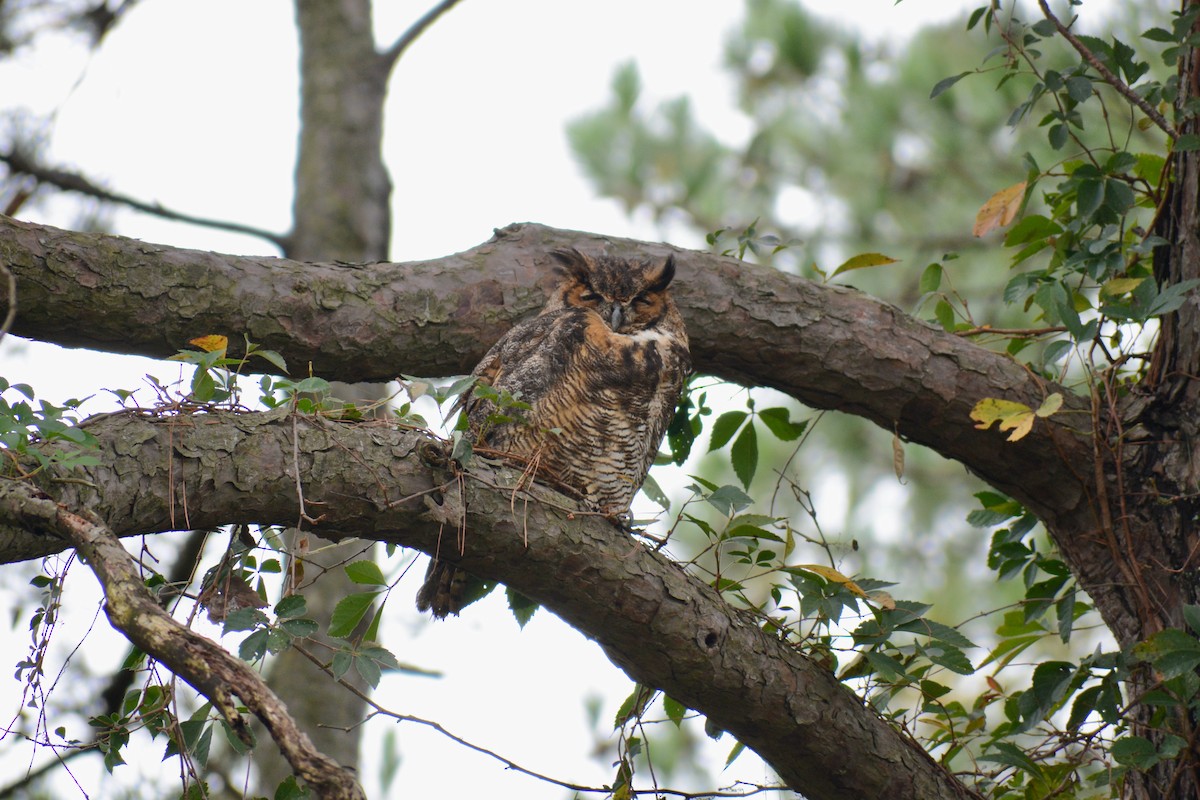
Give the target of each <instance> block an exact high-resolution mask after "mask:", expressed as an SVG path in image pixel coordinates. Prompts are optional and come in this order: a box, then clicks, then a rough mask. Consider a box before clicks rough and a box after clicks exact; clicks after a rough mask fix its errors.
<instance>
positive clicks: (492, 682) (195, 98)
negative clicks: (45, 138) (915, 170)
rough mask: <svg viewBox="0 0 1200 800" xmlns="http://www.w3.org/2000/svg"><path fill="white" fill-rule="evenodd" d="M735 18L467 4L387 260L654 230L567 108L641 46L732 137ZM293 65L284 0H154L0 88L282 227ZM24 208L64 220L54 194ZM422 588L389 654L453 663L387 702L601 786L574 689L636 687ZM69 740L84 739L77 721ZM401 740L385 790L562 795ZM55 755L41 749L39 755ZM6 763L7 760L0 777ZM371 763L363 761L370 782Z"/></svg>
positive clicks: (402, 170) (79, 385) (536, 636)
mask: <svg viewBox="0 0 1200 800" xmlns="http://www.w3.org/2000/svg"><path fill="white" fill-rule="evenodd" d="M983 2H984V0H906V1H905V2H903V3H901V4H900V5H899V6H896V5H895V4H894V3H893V2H892V0H854V1H853V2H845V1H844V0H825V1H824V2H818V1H816V0H814V1H813V2H810V3H808V5H809V6H810V7H812V8H814V9H816V10H818V11H820V12H821V13H823V14H825V15H826V16H829V17H831V18H834V17H836V18H838V19H840V20H842V21H843V22H844V23H845V24H846V25H856V26H859V27H860V28H862V29H864V30H866V31H868V32H869V33H870V34H871V35H872V36H873V37H879V38H885V37H889V36H898V35H904V34H906V33H908V32H910V31H911V30H912V29H914V28H915V27H916V26H917V25H918V24H920V23H921V22H924V21H929V20H943V19H947V18H951V17H955V16H958V17H963V18H965V12H964V11H963V10H962V9H964V8H967V9H969V8H973V7H976V6H978V5H982V4H983ZM428 4H432V0H429V2H428ZM376 5H377V17H378V30H379V39H380V41H381V42H388V41H391V40H392V39H394V38H395V37H396V36H397V35H398V33H399V32H400V31H401V30H403V28H404V27H405V26H406V25H407V24H408V23H409V21H410V20H411V19H414V18H415V17H416V16H417V15H419V14H420V13H422V12H423V11H424V10H425V7H426V5H427V4H426V3H416V2H406V3H397V2H385V1H383V0H381V1H380V2H378V3H377V4H376ZM740 12H741V4H739V3H735V2H728V0H720V1H717V0H609V2H605V3H567V2H562V0H509V1H508V2H489V1H488V0H465V2H463V3H462V4H461V6H459V7H458V8H456V9H454V10H453V11H452V12H451V13H450V14H449V15H447V16H446V17H445V18H444V19H443V20H441V21H440V22H439V23H438V24H437V25H436V26H435V27H434V28H433V29H432V30H430V31H429V32H428V33H427V34H426V35H425V36H424V37H423V38H422V40H421V41H420V42H418V43H417V45H416V46H414V47H413V48H412V49H411V51H410V52H409V54H408V55H407V56H406V58H405V60H404V61H403V62H402V63H401V64H400V65H399V67H398V69H397V71H396V74H395V76H394V78H393V80H392V84H391V94H390V98H389V101H388V118H387V119H388V121H387V135H386V143H385V150H386V156H387V159H388V165H389V168H390V170H391V174H392V179H393V182H394V184H395V187H396V191H395V203H394V208H395V222H394V226H393V227H394V230H395V236H394V243H393V247H392V256H393V258H394V259H396V260H409V259H418V258H427V257H432V256H438V255H443V254H446V253H449V252H453V251H458V250H462V249H465V248H468V247H471V246H473V245H475V244H478V243H480V242H482V241H484V240H486V239H487V238H488V237H489V236H490V235H491V231H492V229H493V228H496V227H499V226H502V225H505V224H508V223H510V222H516V221H537V222H542V223H545V224H549V225H553V226H558V227H564V228H576V229H583V230H593V231H602V232H605V233H608V234H611V235H614V236H633V237H639V238H646V239H657V238H661V235H662V234H661V233H660V232H659V231H657V230H656V229H655V228H654V227H653V226H652V225H651V224H650V223H649V222H648V221H647V220H641V219H634V220H629V219H627V218H626V217H625V216H624V215H623V213H622V212H621V211H620V209H619V208H618V207H617V205H616V204H615V203H613V202H610V201H606V200H600V199H597V198H595V197H594V196H593V194H592V192H591V189H590V187H589V185H588V184H587V183H586V182H585V181H584V179H583V177H582V175H581V173H580V170H579V169H578V168H577V167H576V165H575V164H574V162H573V161H572V159H571V156H570V154H569V151H568V147H567V144H566V140H565V136H564V125H565V124H566V122H567V121H568V120H570V119H572V118H574V117H576V116H578V115H579V114H581V113H583V112H585V111H587V110H589V109H593V108H595V107H597V106H598V105H600V104H601V103H602V102H603V101H604V100H605V98H606V97H607V93H608V85H609V81H610V78H611V75H612V73H613V70H614V69H615V67H616V66H617V65H618V64H620V63H622V62H624V61H627V60H630V59H633V60H636V61H637V63H638V65H639V67H640V68H641V70H642V75H643V79H644V85H645V88H646V92H647V94H648V95H649V96H650V97H652V98H666V97H670V96H675V95H677V94H680V93H685V92H686V93H688V94H690V95H692V97H693V98H694V102H695V105H696V109H697V112H698V114H699V116H700V117H701V119H702V120H703V121H704V122H705V123H706V124H708V125H709V126H711V127H712V128H714V129H715V130H717V131H718V132H720V133H721V134H722V135H724V136H729V137H736V136H739V135H742V134H744V122H743V121H742V120H741V119H740V118H739V117H738V115H737V112H736V111H735V110H734V107H733V103H732V86H731V83H730V81H729V80H728V79H727V78H726V76H725V75H724V74H723V72H722V71H721V45H722V41H723V39H724V36H725V34H726V31H727V30H728V29H729V28H730V27H731V26H732V25H733V24H734V23H735V22H736V21H737V20H738V19H739V17H740ZM964 35H965V34H964ZM296 62H297V51H296V42H295V32H294V28H293V21H292V11H291V5H290V3H287V2H284V1H283V0H258V2H252V3H247V2H245V0H204V1H203V2H201V1H200V0H173V1H172V2H166V1H165V0H146V2H144V3H143V4H142V5H140V6H139V7H138V8H137V9H136V10H135V11H134V12H133V13H132V14H131V15H130V16H129V18H128V19H127V20H126V21H125V22H124V23H122V24H121V25H120V26H119V28H118V29H117V30H116V32H115V33H114V34H112V35H111V37H110V39H109V40H108V41H106V43H105V45H104V47H103V48H102V49H101V51H100V52H99V53H97V54H95V55H94V56H92V57H90V58H88V57H86V56H85V55H83V54H82V53H81V51H80V49H79V48H78V47H76V46H75V45H73V44H71V43H67V42H64V41H62V40H47V41H46V42H45V43H44V44H43V45H42V46H41V47H40V48H39V49H38V50H37V51H34V52H32V53H30V54H28V56H27V57H25V58H23V59H22V60H21V61H19V62H17V63H15V64H5V65H0V87H3V102H4V104H5V105H6V106H12V105H24V106H27V107H28V108H30V109H31V111H32V112H33V113H34V114H37V115H43V114H49V113H52V112H53V113H56V118H55V121H54V124H53V126H52V127H51V129H50V130H49V135H50V137H51V140H50V141H51V146H50V148H49V150H48V153H47V155H48V156H49V158H50V159H51V160H52V161H54V162H55V163H57V164H62V165H70V166H76V167H78V168H80V169H81V170H83V171H84V172H85V173H87V174H89V175H90V176H91V177H93V178H94V179H97V180H100V181H102V182H104V183H106V184H107V185H109V186H110V187H112V188H115V189H119V190H120V191H121V192H124V193H127V194H129V195H132V196H135V197H139V198H142V199H145V200H151V201H154V200H157V201H159V202H161V203H163V204H164V205H167V206H169V207H172V208H175V209H179V210H184V211H188V212H191V213H195V214H200V215H207V216H212V217H217V218H223V219H234V220H238V221H241V222H244V223H248V224H253V225H258V226H262V227H266V228H270V229H274V230H278V231H284V230H286V229H287V227H288V225H289V215H290V203H291V195H290V191H291V189H290V187H291V173H292V169H293V160H294V152H295V140H296V108H297V83H296ZM971 66H972V65H969V64H968V65H964V66H963V68H964V69H967V68H970V67H971ZM81 76H82V77H81ZM28 218H32V219H34V220H36V221H42V222H48V223H51V224H57V225H61V226H70V225H71V224H72V223H73V222H74V217H73V215H72V213H71V212H70V211H69V210H68V208H67V206H65V205H60V204H55V205H53V206H51V207H50V208H49V209H48V210H47V211H46V212H45V213H41V212H38V213H33V214H29V215H28ZM114 227H115V230H116V232H118V233H121V234H124V235H128V236H133V237H137V238H140V239H143V240H147V241H155V242H164V243H169V244H173V245H179V246H187V247H198V248H203V249H211V250H217V251H224V252H232V253H247V254H248V253H266V254H272V255H274V254H275V253H273V252H272V251H271V250H270V248H269V246H267V245H266V244H265V243H264V242H262V241H260V240H257V239H252V238H247V237H240V236H235V235H228V234H220V233H215V232H213V231H209V230H205V229H199V228H192V227H188V226H182V225H176V224H173V223H167V222H164V221H161V220H157V219H154V218H152V217H147V216H144V215H139V214H133V213H130V212H125V211H118V212H117V213H116V214H115V216H114ZM675 243H676V244H680V245H684V246H688V245H698V244H699V243H698V242H693V241H676V242H675ZM197 333H198V334H199V333H209V332H208V331H199V332H197ZM147 370H153V371H154V372H155V374H157V375H159V376H161V377H162V378H164V379H170V378H172V377H173V376H175V375H177V374H178V367H175V366H166V365H162V364H152V363H151V362H146V361H142V360H131V359H117V358H113V357H108V356H101V355H97V354H90V353H79V352H69V351H63V350H60V349H58V348H51V347H48V346H43V345H21V344H18V343H16V342H13V341H11V337H10V339H9V340H7V341H5V342H4V344H3V345H2V346H0V374H3V375H4V376H5V377H6V378H8V379H9V380H10V381H12V382H18V381H26V382H29V383H31V384H33V386H34V387H35V388H36V389H37V390H38V392H39V394H41V395H42V396H45V397H48V398H50V399H54V400H60V401H61V400H62V399H65V398H66V397H67V396H72V395H79V394H90V393H95V392H99V390H100V389H101V388H105V387H109V388H135V387H137V386H138V385H139V384H140V383H141V376H142V375H143V374H144V373H145V372H146V371H147ZM98 402H99V401H98ZM90 408H91V410H97V408H98V405H95V404H93V405H92V406H91V407H90ZM73 579H74V581H73V583H74V584H75V585H74V587H73V590H81V589H83V588H84V587H85V586H86V587H87V588H88V589H91V587H92V584H93V583H94V582H93V581H92V580H91V578H90V576H88V575H86V574H83V570H82V569H81V568H79V567H76V574H74V575H73ZM413 589H415V581H413V580H409V581H406V583H405V584H404V585H402V586H401V588H400V590H399V596H397V597H395V598H394V599H393V600H392V602H391V603H390V604H389V613H390V614H392V619H393V622H392V624H391V625H390V626H389V629H388V631H387V634H386V642H385V643H386V644H387V645H388V646H389V647H391V648H392V649H393V651H394V652H396V654H397V656H398V657H399V658H400V659H401V660H402V661H409V662H414V663H418V664H420V665H422V666H426V667H429V668H433V669H441V670H445V671H446V672H447V677H446V678H444V679H442V680H430V679H422V678H413V677H405V676H394V677H389V678H387V679H386V680H385V683H384V686H383V688H382V690H381V692H380V693H379V695H378V697H379V699H381V700H382V701H383V702H384V703H386V704H388V705H390V706H391V707H392V708H393V709H394V710H396V711H399V712H403V713H409V714H414V715H417V716H423V717H428V718H432V719H437V720H438V721H440V722H442V723H443V724H444V725H445V726H446V727H447V728H449V729H450V730H451V731H454V732H455V733H457V734H459V735H461V736H464V737H466V738H468V739H470V740H471V741H474V742H476V743H478V744H480V745H482V746H484V747H488V748H491V749H494V750H497V751H499V752H501V753H502V754H504V755H506V756H508V757H510V758H512V759H513V760H515V761H516V762H518V763H520V764H522V765H524V766H527V767H529V768H530V769H534V770H536V771H538V772H543V773H547V774H551V775H554V776H556V777H559V778H562V779H565V780H569V781H574V782H580V783H589V784H592V785H601V784H603V783H606V782H608V781H610V780H611V777H612V770H611V768H609V767H607V766H602V765H598V764H597V763H596V762H595V761H593V760H592V759H590V758H588V753H589V750H590V749H591V746H592V731H591V729H590V728H589V726H588V724H587V721H586V715H585V712H584V698H586V697H589V696H593V697H599V698H602V700H603V705H602V711H601V719H602V720H609V719H611V718H612V715H613V714H614V712H615V710H616V707H617V704H618V703H619V701H620V699H621V698H623V697H624V696H625V695H626V694H627V693H628V692H629V690H630V683H629V681H628V679H627V678H625V677H624V676H623V675H622V674H621V673H619V672H618V671H617V670H616V669H615V668H614V667H612V666H611V665H610V664H609V663H608V661H607V660H606V659H605V658H604V656H603V655H602V654H601V653H600V651H599V649H598V648H597V647H596V646H595V645H593V644H591V643H590V642H588V641H586V640H585V639H584V638H583V637H582V636H580V635H579V634H578V633H576V632H574V631H573V630H571V629H569V628H567V627H566V626H564V625H563V624H561V623H560V622H558V621H557V619H555V618H554V617H552V616H551V615H549V614H547V613H545V612H541V613H539V614H538V615H537V616H536V617H535V618H534V620H533V622H532V623H531V624H530V625H529V626H528V627H527V629H526V630H525V631H523V632H520V633H518V632H517V628H516V624H515V622H513V621H512V619H511V617H510V616H509V615H508V614H507V612H506V611H505V610H504V609H503V604H502V602H501V601H499V600H496V601H493V602H489V603H485V604H481V607H473V608H472V609H471V612H472V613H470V614H468V615H467V616H466V618H464V619H461V620H455V621H451V622H449V623H444V624H439V625H426V624H425V623H424V621H422V620H419V619H418V618H417V617H416V615H415V612H412V611H411V599H410V598H411V593H412V590H413ZM77 602H78V605H77V606H76V607H78V608H80V609H81V610H82V614H81V615H80V618H79V619H77V620H74V621H73V622H72V623H71V624H72V626H73V628H69V629H64V630H63V631H60V633H59V636H60V637H63V638H62V641H71V639H70V637H71V636H72V635H73V634H75V635H82V630H83V629H84V628H86V627H87V625H88V624H89V623H90V621H91V619H92V612H93V611H94V609H95V605H94V604H92V605H89V603H93V602H94V600H93V599H89V600H88V601H87V602H86V603H85V602H82V601H77ZM97 627H98V628H99V627H104V626H103V622H101V624H100V625H98V626H97ZM22 630H23V623H22V625H21V626H19V627H18V631H22ZM103 635H104V634H103V633H101V632H94V633H93V634H92V636H97V637H99V636H103ZM16 636H17V639H18V642H17V644H16V645H14V646H15V647H17V648H19V649H23V648H24V646H25V641H26V639H25V635H24V634H23V632H18V633H17V634H16ZM113 641H114V642H115V640H113ZM120 649H121V648H120V645H119V644H116V643H114V644H113V646H112V647H110V648H108V650H109V651H110V652H112V653H113V654H114V658H115V657H116V655H115V654H116V653H118V652H120ZM5 652H14V651H13V650H12V649H8V648H6V649H5ZM88 652H89V657H90V654H91V653H92V652H94V651H93V650H92V649H90V648H89V651H88ZM95 666H96V667H98V668H99V667H100V666H101V665H100V664H95ZM15 688H16V687H15V685H13V686H10V691H9V693H8V696H12V692H13V690H15ZM335 702H336V701H335ZM393 727H394V726H392V725H389V724H388V723H386V722H382V721H381V722H373V723H371V726H370V727H369V728H368V739H369V740H372V741H378V740H379V739H380V738H381V737H382V736H383V735H384V734H385V732H386V731H387V730H389V729H392V728H393ZM73 734H74V735H77V736H80V737H81V738H83V737H84V736H85V732H84V731H82V730H80V731H74V732H73ZM398 736H399V740H400V749H401V757H402V759H403V763H402V766H401V772H400V773H399V775H398V777H397V779H396V784H395V788H394V791H395V793H396V795H397V796H399V795H400V794H404V795H407V796H425V797H438V796H444V797H460V796H466V795H468V794H470V795H472V796H478V795H486V796H490V797H496V798H504V797H513V798H517V797H520V798H553V799H554V800H557V798H561V797H564V796H565V794H566V793H565V790H562V789H559V788H556V787H552V786H549V785H547V784H545V783H542V782H539V781H536V780H533V779H529V778H525V777H522V776H519V775H516V774H515V773H513V772H511V771H506V770H504V769H503V768H502V767H501V766H500V765H499V764H497V763H496V762H493V761H490V760H488V759H485V758H483V757H480V756H478V755H476V754H473V753H470V752H468V751H466V750H464V749H462V748H458V747H456V746H453V745H449V744H448V743H447V742H446V741H445V740H443V739H441V738H440V737H438V736H437V735H436V734H434V733H431V732H428V731H425V730H422V729H418V728H412V727H402V728H400V729H399V730H398ZM155 747H156V748H157V745H156V746H155ZM729 747H730V743H729V742H728V741H724V742H721V743H718V744H716V745H713V746H711V747H710V748H709V756H710V758H711V773H712V775H713V776H714V778H715V779H716V780H717V781H720V782H721V783H722V784H726V783H729V782H731V781H732V780H734V779H735V778H738V777H740V778H745V779H747V780H751V781H756V782H760V781H766V780H769V777H768V776H767V775H766V774H765V772H764V770H763V768H762V767H761V765H758V764H757V762H755V760H754V759H753V758H752V757H750V756H749V755H747V756H745V757H743V758H742V759H741V760H739V762H738V763H737V764H736V765H735V768H734V769H732V770H730V771H728V772H722V771H721V764H722V763H723V760H724V757H725V755H726V754H727V753H728V750H729ZM369 749H370V748H369ZM159 752H160V751H157V750H156V751H155V752H154V753H152V754H150V755H149V756H148V757H147V758H146V759H144V760H143V761H141V762H139V763H137V764H135V765H134V766H132V767H128V768H124V769H122V770H118V773H117V774H118V776H119V777H122V776H123V779H124V780H125V781H128V782H130V783H137V782H138V781H139V777H138V776H139V774H144V775H146V776H151V775H159V774H161V773H163V772H164V771H166V772H168V773H170V772H171V771H172V770H173V769H174V768H173V767H164V766H161V765H160V764H159V763H158V755H159ZM45 757H46V754H45V753H39V754H38V756H37V757H36V758H35V762H36V763H41V761H42V760H43V759H45ZM81 763H82V762H76V764H81ZM15 768H19V767H18V766H17V765H14V764H7V765H4V768H3V772H8V773H10V774H11V771H12V770H13V769H15ZM377 773H378V770H377V769H376V767H375V766H374V763H373V762H371V761H369V762H368V764H367V765H366V767H365V770H364V778H365V780H366V781H367V786H368V788H369V790H370V787H372V786H373V785H374V783H373V782H374V780H375V778H376V776H377ZM80 774H81V775H83V776H88V777H85V778H84V781H85V786H88V787H89V795H90V796H91V797H93V798H102V797H109V796H112V793H111V792H110V791H96V792H92V791H91V788H92V787H94V786H95V785H96V784H95V783H91V781H94V780H96V772H95V771H94V770H93V768H92V767H81V768H80ZM641 785H645V782H644V781H643V782H642V784H641ZM70 791H71V790H70V789H69V788H68V789H64V792H65V793H64V795H63V796H71V795H70V794H68V793H66V792H70ZM372 796H378V795H376V794H374V793H372Z"/></svg>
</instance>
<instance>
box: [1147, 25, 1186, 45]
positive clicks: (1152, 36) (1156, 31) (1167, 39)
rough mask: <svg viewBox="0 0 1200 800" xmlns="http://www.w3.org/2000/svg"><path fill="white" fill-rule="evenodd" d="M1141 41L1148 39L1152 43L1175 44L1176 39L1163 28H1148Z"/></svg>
mask: <svg viewBox="0 0 1200 800" xmlns="http://www.w3.org/2000/svg"><path fill="white" fill-rule="evenodd" d="M1142 38H1143V39H1149V40H1150V41H1152V42H1162V43H1164V44H1175V43H1176V42H1177V41H1178V39H1176V38H1175V34H1173V33H1171V32H1170V31H1168V30H1166V29H1164V28H1150V29H1149V30H1147V31H1145V32H1143V33H1142Z"/></svg>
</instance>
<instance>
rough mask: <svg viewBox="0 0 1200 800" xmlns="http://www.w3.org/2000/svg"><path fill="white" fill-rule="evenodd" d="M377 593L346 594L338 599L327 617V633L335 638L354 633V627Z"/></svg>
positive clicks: (343, 637)
mask: <svg viewBox="0 0 1200 800" xmlns="http://www.w3.org/2000/svg"><path fill="white" fill-rule="evenodd" d="M378 594H379V593H378V592H361V593H359V594H352V595H347V596H346V597H343V598H342V599H341V600H339V601H338V603H337V605H336V606H334V607H333V614H332V615H331V616H330V618H329V635H330V636H332V637H334V638H335V639H345V638H346V637H348V636H350V634H352V633H354V629H355V627H357V626H358V623H359V621H360V620H361V619H362V618H363V615H364V614H366V613H367V609H368V608H370V607H371V603H373V602H375V598H376V597H377V596H378Z"/></svg>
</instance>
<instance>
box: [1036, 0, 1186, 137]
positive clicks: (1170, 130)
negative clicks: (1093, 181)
mask: <svg viewBox="0 0 1200 800" xmlns="http://www.w3.org/2000/svg"><path fill="white" fill-rule="evenodd" d="M1038 6H1040V7H1041V9H1042V14H1043V15H1045V17H1046V19H1048V20H1050V22H1051V23H1052V24H1053V25H1054V28H1055V30H1057V31H1058V33H1059V35H1061V36H1062V37H1063V38H1064V39H1066V40H1067V41H1068V42H1070V44H1071V46H1072V47H1074V48H1075V50H1076V52H1078V53H1079V55H1081V56H1082V57H1083V60H1084V61H1086V62H1087V63H1088V64H1089V65H1090V66H1091V68H1092V69H1094V70H1096V72H1098V73H1099V74H1100V77H1101V78H1103V79H1104V82H1105V83H1107V84H1108V85H1109V86H1111V87H1112V88H1114V89H1116V90H1117V92H1118V93H1119V94H1120V95H1121V96H1122V97H1124V98H1125V99H1126V100H1128V101H1129V102H1131V103H1133V104H1134V105H1135V106H1137V107H1138V108H1140V109H1141V110H1142V113H1143V114H1145V115H1146V116H1147V117H1149V118H1150V120H1151V121H1152V122H1154V124H1155V125H1157V126H1158V127H1159V128H1161V129H1162V130H1163V131H1164V132H1165V133H1166V134H1167V135H1168V136H1170V137H1171V138H1172V139H1178V138H1179V131H1178V129H1176V128H1175V126H1174V125H1172V124H1171V123H1170V122H1168V121H1167V119H1166V117H1164V116H1163V115H1162V114H1160V113H1158V109H1156V108H1155V107H1154V106H1152V105H1150V103H1149V102H1147V101H1146V98H1144V97H1141V96H1139V95H1138V93H1137V92H1135V91H1134V90H1133V89H1131V88H1130V87H1129V84H1127V83H1125V81H1123V80H1121V79H1120V78H1118V77H1117V76H1116V74H1114V73H1113V71H1112V70H1110V69H1109V68H1108V67H1106V66H1105V65H1104V62H1103V61H1101V60H1100V59H1098V58H1096V54H1095V53H1093V52H1092V51H1091V50H1089V49H1088V46H1087V45H1085V44H1084V43H1083V42H1082V41H1080V40H1079V37H1078V36H1076V35H1075V34H1073V33H1071V30H1070V28H1068V27H1067V26H1066V25H1064V24H1063V23H1062V20H1060V19H1059V18H1058V17H1056V16H1054V12H1053V11H1051V10H1050V5H1049V4H1048V3H1047V2H1046V0H1038Z"/></svg>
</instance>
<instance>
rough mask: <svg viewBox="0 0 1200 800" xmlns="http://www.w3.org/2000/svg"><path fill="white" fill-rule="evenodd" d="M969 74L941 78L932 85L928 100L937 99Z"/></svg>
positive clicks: (963, 73) (962, 73)
mask: <svg viewBox="0 0 1200 800" xmlns="http://www.w3.org/2000/svg"><path fill="white" fill-rule="evenodd" d="M976 19H977V18H976ZM970 74H971V73H970V72H960V73H958V74H957V75H951V76H950V77H949V78H942V79H941V80H940V81H938V82H937V83H935V84H934V85H933V91H931V92H930V93H929V99H930V100H932V99H933V98H935V97H937V96H938V95H939V94H941V93H942V92H944V91H946V90H947V89H949V88H950V87H951V86H953V85H954V84H956V83H958V82H959V81H961V80H962V79H963V78H965V77H967V76H968V75H970Z"/></svg>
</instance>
